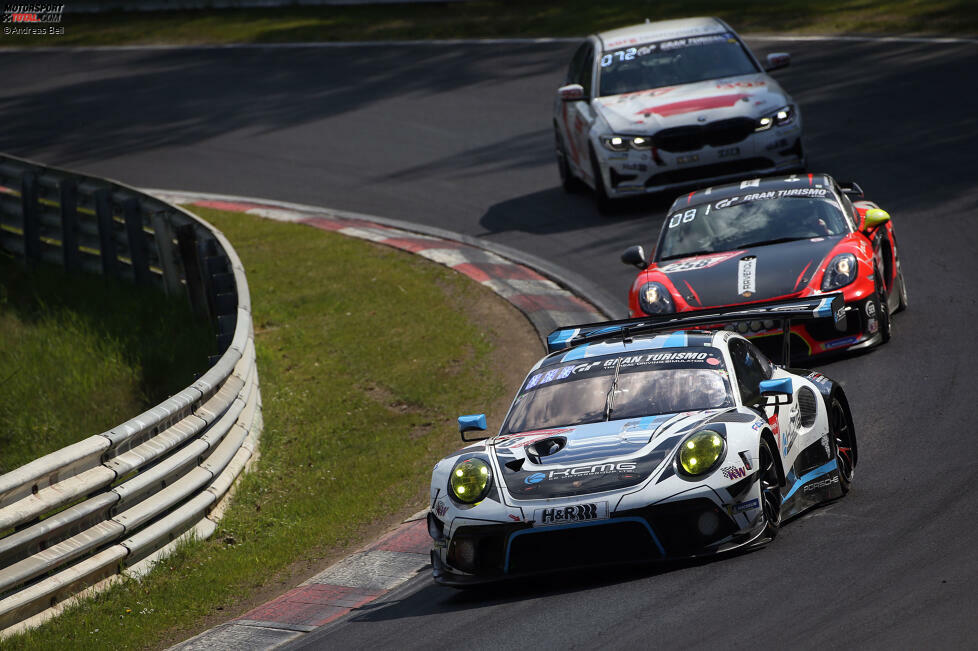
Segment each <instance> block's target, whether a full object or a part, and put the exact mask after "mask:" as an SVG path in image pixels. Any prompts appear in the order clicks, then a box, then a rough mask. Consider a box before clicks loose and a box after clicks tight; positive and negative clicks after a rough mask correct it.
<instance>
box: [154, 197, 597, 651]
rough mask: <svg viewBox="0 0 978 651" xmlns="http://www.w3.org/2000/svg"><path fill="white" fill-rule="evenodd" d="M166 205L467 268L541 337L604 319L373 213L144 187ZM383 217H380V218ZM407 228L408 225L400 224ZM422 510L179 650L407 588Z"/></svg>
mask: <svg viewBox="0 0 978 651" xmlns="http://www.w3.org/2000/svg"><path fill="white" fill-rule="evenodd" d="M147 192H149V193H150V194H153V195H155V196H157V197H159V198H160V199H163V200H164V201H169V202H170V203H178V204H189V205H192V206H200V207H205V208H216V209H219V210H231V211H236V212H244V213H248V214H251V215H258V216H261V217H266V218H269V219H276V220H281V221H287V222H297V223H302V224H308V225H309V226H314V227H316V228H321V229H324V230H328V231H334V232H337V233H341V234H343V235H349V236H351V237H358V238H360V239H365V240H370V241H372V242H377V243H379V244H385V245H387V246H392V247H394V248H398V249H402V250H404V251H410V252H412V253H416V254H418V255H421V256H424V257H425V258H428V259H429V260H432V261H434V262H437V263H439V264H442V265H445V266H447V267H450V268H452V269H454V270H455V271H458V272H460V273H463V274H465V275H466V276H468V277H469V278H472V279H473V280H475V281H476V282H478V283H481V284H483V285H485V286H487V287H489V288H490V289H492V290H493V291H494V292H496V293H497V294H499V295H500V296H502V297H503V298H505V299H506V300H507V301H509V302H510V303H512V304H513V305H515V306H516V307H517V308H518V309H519V310H520V311H522V312H523V313H524V314H526V316H527V317H528V318H529V319H530V321H531V322H532V323H533V325H534V327H535V328H536V329H537V332H539V333H540V336H541V337H546V335H547V333H549V332H550V331H551V330H553V329H555V328H557V327H558V326H564V325H572V324H576V323H591V322H595V321H602V320H604V319H606V318H607V317H606V316H605V315H604V314H603V313H602V312H601V311H600V310H598V309H597V308H596V307H594V306H592V305H591V303H590V302H588V301H585V300H583V299H581V298H579V297H578V296H576V295H575V294H574V293H572V292H571V291H568V290H567V289H565V288H564V287H562V286H561V285H559V284H558V283H556V282H554V280H551V279H549V278H546V277H545V276H544V275H542V274H541V273H539V272H537V271H536V270H534V269H531V268H530V267H529V266H527V265H524V264H518V263H516V262H513V261H511V260H509V259H507V258H505V257H503V256H501V255H498V254H496V253H493V252H491V251H487V250H485V249H483V248H480V247H479V246H478V245H477V243H469V242H464V241H461V240H462V239H464V238H462V237H461V236H457V237H456V238H451V237H450V235H451V234H448V235H449V237H436V236H434V235H429V234H424V233H419V232H416V231H412V230H409V229H405V228H397V227H394V226H391V225H390V224H391V223H393V222H392V220H386V219H385V220H383V221H385V222H387V223H386V224H381V223H378V222H377V221H373V220H372V219H371V218H370V217H369V216H365V215H356V214H353V213H342V212H339V211H333V210H327V209H324V208H316V207H314V206H304V205H299V204H289V203H284V202H278V201H274V202H273V201H269V200H262V199H245V198H241V197H229V196H225V195H213V194H201V193H194V192H180V191H169V190H147ZM373 219H381V218H373ZM400 224H402V225H404V226H411V225H409V224H403V223H400ZM426 513H427V509H424V510H422V511H420V512H418V513H416V514H415V515H414V516H412V517H411V518H409V519H408V520H406V521H404V522H403V523H402V524H401V525H400V526H399V527H397V528H396V529H395V530H394V531H392V532H391V533H389V534H387V535H385V536H383V537H381V538H380V540H378V541H376V542H374V543H372V544H370V545H369V546H367V547H366V548H364V549H363V550H361V551H359V552H357V553H355V554H353V555H351V556H348V557H346V558H344V559H343V560H341V561H339V562H338V563H336V564H334V565H332V566H330V567H329V568H327V569H326V570H324V571H323V572H320V573H319V574H317V575H316V576H314V577H312V578H311V579H309V580H308V581H306V582H305V583H303V584H302V585H299V586H297V587H295V588H293V589H292V590H289V591H288V592H286V593H285V594H283V595H281V596H280V597H278V598H276V599H273V600H272V601H269V602H268V603H265V604H263V605H261V606H258V607H257V608H254V609H252V610H250V611H248V612H247V613H245V614H243V615H241V616H240V617H238V618H237V619H234V620H232V621H230V622H227V623H224V624H221V625H219V626H216V627H214V628H212V629H210V630H207V631H204V632H203V633H201V634H200V635H197V636H196V637H193V638H190V639H189V640H186V641H185V642H182V643H180V644H178V645H176V646H175V647H173V649H178V650H180V651H196V650H198V649H208V650H210V649H218V650H224V649H226V650H227V651H231V650H237V649H270V648H274V647H277V646H280V645H283V644H286V643H288V642H290V641H292V640H294V639H296V638H298V637H300V636H302V635H303V634H305V633H307V632H309V631H312V630H314V629H316V628H318V627H320V626H324V625H326V624H329V623H330V622H333V621H335V620H337V619H339V618H340V617H343V616H344V615H346V614H347V613H349V612H351V611H353V610H355V609H357V608H360V607H362V606H364V605H365V604H368V603H370V602H371V601H373V600H375V599H377V598H378V597H381V596H382V595H384V594H386V593H387V592H389V591H390V590H392V589H394V588H396V587H397V586H399V585H401V584H402V583H404V582H405V581H407V580H408V579H410V578H412V577H414V576H416V575H417V574H418V572H420V571H422V570H424V569H426V568H427V567H428V565H429V562H430V550H431V539H430V538H429V536H428V527H427V523H426V520H425V516H426Z"/></svg>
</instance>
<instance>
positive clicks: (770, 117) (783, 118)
mask: <svg viewBox="0 0 978 651" xmlns="http://www.w3.org/2000/svg"><path fill="white" fill-rule="evenodd" d="M794 121H795V107H794V106H791V105H788V106H782V107H781V108H779V109H778V110H777V111H774V112H773V113H768V114H767V115H765V116H763V117H761V118H760V119H758V121H757V125H756V126H755V127H754V131H767V130H768V129H770V128H771V127H773V126H778V127H783V126H785V125H788V124H791V123H792V122H794Z"/></svg>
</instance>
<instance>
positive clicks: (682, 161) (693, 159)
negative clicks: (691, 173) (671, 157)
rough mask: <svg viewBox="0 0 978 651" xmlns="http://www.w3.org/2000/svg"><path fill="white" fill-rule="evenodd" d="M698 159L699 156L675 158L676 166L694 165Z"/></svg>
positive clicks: (689, 155)
mask: <svg viewBox="0 0 978 651" xmlns="http://www.w3.org/2000/svg"><path fill="white" fill-rule="evenodd" d="M699 159H700V155H699V154H688V155H686V156H676V164H677V165H685V164H687V163H695V162H697V161H698V160H699Z"/></svg>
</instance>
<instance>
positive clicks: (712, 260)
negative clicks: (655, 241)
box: [659, 251, 743, 274]
mask: <svg viewBox="0 0 978 651" xmlns="http://www.w3.org/2000/svg"><path fill="white" fill-rule="evenodd" d="M741 253H743V251H730V252H727V253H722V254H719V255H706V256H702V257H698V258H688V259H686V260H681V261H679V262H670V263H669V264H665V265H662V266H661V267H659V271H661V272H662V273H665V274H669V273H675V272H678V271H696V270H697V269H709V268H710V267H713V266H716V265H718V264H720V263H721V262H725V261H727V260H729V259H730V258H733V257H735V256H738V255H740V254H741Z"/></svg>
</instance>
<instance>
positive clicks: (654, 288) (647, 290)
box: [638, 282, 676, 314]
mask: <svg viewBox="0 0 978 651" xmlns="http://www.w3.org/2000/svg"><path fill="white" fill-rule="evenodd" d="M638 303H639V306H641V308H642V311H643V312H645V313H646V314H672V313H673V312H675V311H676V306H675V305H674V304H673V302H672V296H670V295H669V292H668V290H666V288H665V287H663V286H662V284H661V283H656V282H649V283H645V284H644V285H642V287H641V289H639V290H638Z"/></svg>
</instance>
